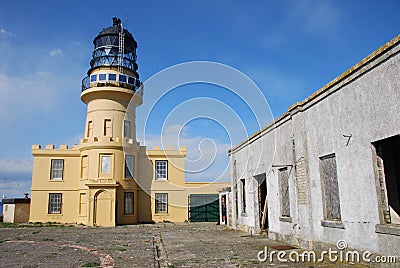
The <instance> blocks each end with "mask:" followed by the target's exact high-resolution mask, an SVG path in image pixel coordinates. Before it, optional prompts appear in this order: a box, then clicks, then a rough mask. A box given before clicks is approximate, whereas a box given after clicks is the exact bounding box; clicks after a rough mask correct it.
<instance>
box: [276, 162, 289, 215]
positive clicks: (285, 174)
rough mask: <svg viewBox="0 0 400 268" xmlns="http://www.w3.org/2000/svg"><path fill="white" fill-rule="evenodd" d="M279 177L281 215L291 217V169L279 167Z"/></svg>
mask: <svg viewBox="0 0 400 268" xmlns="http://www.w3.org/2000/svg"><path fill="white" fill-rule="evenodd" d="M278 179H279V190H280V195H281V215H282V217H290V199H289V170H288V169H287V168H281V169H279V173H278Z"/></svg>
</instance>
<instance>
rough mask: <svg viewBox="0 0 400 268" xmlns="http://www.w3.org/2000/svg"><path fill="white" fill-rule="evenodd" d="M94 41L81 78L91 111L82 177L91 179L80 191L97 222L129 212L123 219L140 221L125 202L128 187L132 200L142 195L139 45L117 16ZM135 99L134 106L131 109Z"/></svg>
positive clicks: (83, 143)
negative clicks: (138, 128) (137, 121)
mask: <svg viewBox="0 0 400 268" xmlns="http://www.w3.org/2000/svg"><path fill="white" fill-rule="evenodd" d="M93 43H94V50H93V58H92V60H91V62H90V65H91V68H90V69H89V71H88V76H87V77H86V78H84V79H83V81H82V93H81V100H82V101H83V102H84V103H86V104H87V114H86V126H85V134H84V135H85V137H84V139H83V140H81V146H80V148H79V150H80V152H81V156H82V167H83V168H82V169H85V170H83V171H82V172H84V174H82V179H87V182H86V183H85V186H87V187H88V188H89V190H87V189H85V188H86V187H84V188H83V189H82V190H81V194H87V195H88V196H89V207H94V211H93V215H89V217H90V218H89V219H88V220H89V222H93V224H94V225H103V226H110V225H114V224H115V222H116V220H117V219H121V218H122V217H120V216H119V215H124V214H127V215H130V214H131V215H132V217H130V218H129V217H128V218H126V217H123V218H124V219H125V220H123V221H124V222H121V223H135V222H137V213H129V212H127V211H124V210H126V208H125V206H124V204H123V202H124V200H126V199H127V198H128V199H129V196H128V197H126V196H125V195H127V192H126V191H129V192H128V193H129V194H131V193H133V194H132V197H131V198H135V197H137V185H136V182H135V180H134V178H135V168H134V167H137V166H138V165H137V164H136V163H135V162H136V161H137V159H138V153H139V150H140V146H139V144H138V143H137V142H136V127H135V107H136V106H139V105H140V104H142V95H143V92H142V83H141V82H140V80H139V75H138V73H137V72H136V70H137V67H138V66H137V64H136V48H137V43H136V41H135V39H134V38H133V36H132V35H131V33H129V32H128V31H127V30H126V29H123V26H122V23H121V20H120V19H118V18H113V26H111V27H109V28H106V29H104V30H102V31H101V32H100V33H99V34H98V35H97V36H96V37H95V38H94V40H93ZM131 101H132V102H133V104H134V105H132V104H131V105H130V106H129V107H133V108H130V110H129V113H127V109H128V105H129V103H130V102H131ZM124 148H125V152H126V154H125V153H124ZM87 163H91V165H87ZM119 186H121V187H119ZM122 189H123V190H122ZM92 202H93V203H92ZM114 202H115V204H114ZM132 203H133V204H137V202H132ZM128 209H132V210H136V209H135V208H133V207H132V208H128ZM104 211H109V213H104Z"/></svg>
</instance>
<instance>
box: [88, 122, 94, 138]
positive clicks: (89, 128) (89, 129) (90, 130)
mask: <svg viewBox="0 0 400 268" xmlns="http://www.w3.org/2000/svg"><path fill="white" fill-rule="evenodd" d="M87 136H88V137H91V136H93V121H92V120H90V121H89V122H88V129H87Z"/></svg>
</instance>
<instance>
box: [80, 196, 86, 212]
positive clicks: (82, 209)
mask: <svg viewBox="0 0 400 268" xmlns="http://www.w3.org/2000/svg"><path fill="white" fill-rule="evenodd" d="M79 215H81V216H86V194H85V193H81V194H79Z"/></svg>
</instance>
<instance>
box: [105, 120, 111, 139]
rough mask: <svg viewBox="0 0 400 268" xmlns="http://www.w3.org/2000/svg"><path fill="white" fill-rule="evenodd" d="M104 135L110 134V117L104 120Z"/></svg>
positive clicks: (109, 135)
mask: <svg viewBox="0 0 400 268" xmlns="http://www.w3.org/2000/svg"><path fill="white" fill-rule="evenodd" d="M104 136H108V137H111V136H112V122H111V119H105V120H104Z"/></svg>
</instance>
